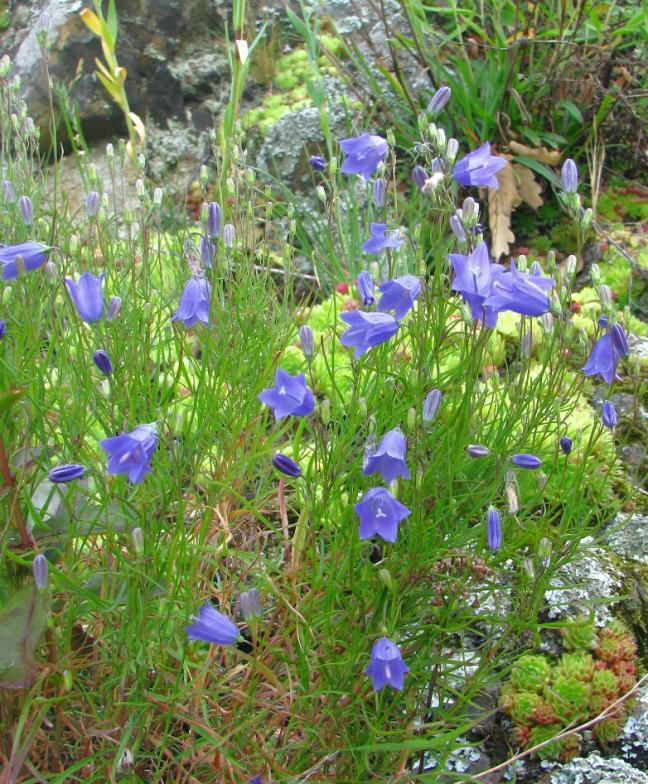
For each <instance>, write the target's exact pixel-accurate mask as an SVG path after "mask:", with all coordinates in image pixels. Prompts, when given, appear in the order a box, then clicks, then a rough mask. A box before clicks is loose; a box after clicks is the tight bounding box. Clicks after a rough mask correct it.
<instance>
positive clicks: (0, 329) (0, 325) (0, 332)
mask: <svg viewBox="0 0 648 784" xmlns="http://www.w3.org/2000/svg"><path fill="white" fill-rule="evenodd" d="M6 331H7V328H6V326H5V323H4V321H3V320H2V319H0V340H2V338H3V337H4V336H5V332H6Z"/></svg>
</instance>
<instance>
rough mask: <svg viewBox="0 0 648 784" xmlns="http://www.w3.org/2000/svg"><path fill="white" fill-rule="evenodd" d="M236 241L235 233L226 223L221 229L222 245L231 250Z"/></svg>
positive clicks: (230, 225)
mask: <svg viewBox="0 0 648 784" xmlns="http://www.w3.org/2000/svg"><path fill="white" fill-rule="evenodd" d="M235 240H236V231H235V229H234V226H233V225H232V224H231V223H226V224H225V226H224V227H223V245H224V246H225V247H226V248H233V247H234V242H235Z"/></svg>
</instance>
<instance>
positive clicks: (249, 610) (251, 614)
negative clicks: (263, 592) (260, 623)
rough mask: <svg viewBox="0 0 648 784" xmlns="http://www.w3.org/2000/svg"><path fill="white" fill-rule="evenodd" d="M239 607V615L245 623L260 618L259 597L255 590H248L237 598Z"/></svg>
mask: <svg viewBox="0 0 648 784" xmlns="http://www.w3.org/2000/svg"><path fill="white" fill-rule="evenodd" d="M239 607H240V609H241V615H242V616H243V619H244V620H245V621H250V620H255V619H256V618H260V617H261V615H262V614H263V613H262V609H261V597H260V596H259V592H258V591H257V589H256V588H250V590H249V591H244V592H243V593H242V594H241V596H240V598H239Z"/></svg>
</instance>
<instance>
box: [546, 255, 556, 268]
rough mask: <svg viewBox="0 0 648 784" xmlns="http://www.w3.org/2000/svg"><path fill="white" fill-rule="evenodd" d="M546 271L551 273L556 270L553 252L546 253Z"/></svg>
mask: <svg viewBox="0 0 648 784" xmlns="http://www.w3.org/2000/svg"><path fill="white" fill-rule="evenodd" d="M547 269H548V270H549V272H553V271H554V270H555V269H556V253H555V251H553V250H550V251H548V253H547Z"/></svg>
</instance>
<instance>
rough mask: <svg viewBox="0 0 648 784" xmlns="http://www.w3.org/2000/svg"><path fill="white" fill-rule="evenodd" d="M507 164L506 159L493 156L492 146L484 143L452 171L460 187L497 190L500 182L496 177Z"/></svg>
mask: <svg viewBox="0 0 648 784" xmlns="http://www.w3.org/2000/svg"><path fill="white" fill-rule="evenodd" d="M507 163H508V161H507V160H506V158H501V157H500V156H499V155H491V147H490V144H489V143H488V142H484V144H482V145H481V147H478V148H477V149H476V150H473V151H472V152H469V153H468V155H466V156H465V157H464V158H462V159H461V160H460V161H457V163H456V164H455V167H454V169H453V170H452V176H453V177H454V178H455V180H456V181H457V182H458V183H459V184H460V185H465V186H470V185H473V186H486V187H487V188H494V189H495V190H497V189H498V188H499V182H498V181H497V177H496V176H495V175H496V174H497V172H498V171H499V170H500V169H503V168H504V166H506V164H507Z"/></svg>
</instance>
